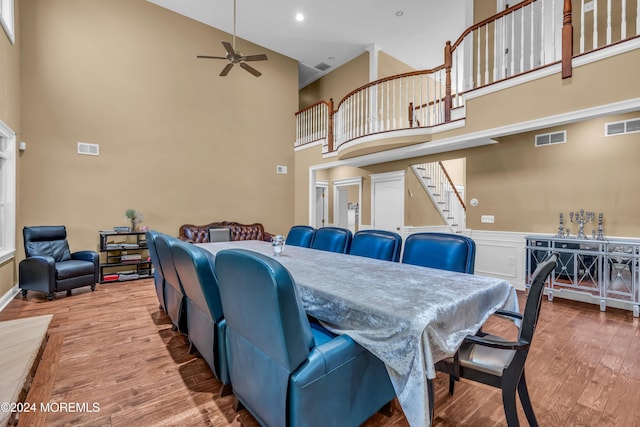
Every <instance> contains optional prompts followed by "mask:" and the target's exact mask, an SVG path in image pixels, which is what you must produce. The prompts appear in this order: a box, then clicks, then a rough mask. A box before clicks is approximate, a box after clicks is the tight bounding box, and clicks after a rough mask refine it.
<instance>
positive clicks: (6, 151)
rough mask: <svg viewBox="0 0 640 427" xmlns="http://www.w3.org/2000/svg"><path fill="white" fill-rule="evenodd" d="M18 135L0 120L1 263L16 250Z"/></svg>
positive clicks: (9, 257)
mask: <svg viewBox="0 0 640 427" xmlns="http://www.w3.org/2000/svg"><path fill="white" fill-rule="evenodd" d="M15 236H16V135H15V133H14V132H13V131H12V130H11V129H10V128H9V127H8V126H7V125H5V124H4V123H3V122H2V121H0V263H2V262H5V261H6V260H8V259H11V258H12V257H13V256H14V254H15V252H16V239H15Z"/></svg>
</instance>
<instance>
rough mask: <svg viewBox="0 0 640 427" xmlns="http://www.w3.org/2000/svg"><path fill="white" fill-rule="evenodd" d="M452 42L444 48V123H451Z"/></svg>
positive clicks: (448, 42)
mask: <svg viewBox="0 0 640 427" xmlns="http://www.w3.org/2000/svg"><path fill="white" fill-rule="evenodd" d="M452 63H453V61H452V59H451V41H447V44H446V45H445V46H444V69H445V74H446V84H445V97H444V121H445V123H447V122H449V121H451V106H452V102H451V64H452Z"/></svg>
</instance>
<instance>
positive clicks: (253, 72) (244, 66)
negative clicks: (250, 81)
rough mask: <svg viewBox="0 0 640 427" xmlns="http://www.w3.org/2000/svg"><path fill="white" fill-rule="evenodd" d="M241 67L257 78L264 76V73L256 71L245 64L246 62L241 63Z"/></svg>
mask: <svg viewBox="0 0 640 427" xmlns="http://www.w3.org/2000/svg"><path fill="white" fill-rule="evenodd" d="M240 66H241V67H242V68H244V69H245V70H247V71H248V72H250V73H251V74H253V75H254V76H256V77H260V76H261V75H262V73H261V72H260V71H258V70H256V69H255V68H253V67H252V66H250V65H248V64H245V63H244V62H241V63H240Z"/></svg>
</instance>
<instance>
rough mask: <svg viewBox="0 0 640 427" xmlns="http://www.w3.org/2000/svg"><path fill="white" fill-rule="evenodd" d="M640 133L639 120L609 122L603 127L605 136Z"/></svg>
mask: <svg viewBox="0 0 640 427" xmlns="http://www.w3.org/2000/svg"><path fill="white" fill-rule="evenodd" d="M635 132H640V118H638V119H631V120H625V121H622V122H611V123H606V124H605V125H604V134H605V136H614V135H624V134H625V133H635Z"/></svg>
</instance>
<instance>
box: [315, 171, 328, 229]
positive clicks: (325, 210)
mask: <svg viewBox="0 0 640 427" xmlns="http://www.w3.org/2000/svg"><path fill="white" fill-rule="evenodd" d="M319 188H322V189H324V190H325V191H324V200H323V201H322V211H323V217H324V224H323V225H322V226H323V227H326V226H327V224H328V223H329V183H328V182H327V181H316V185H315V189H316V191H315V192H314V194H313V197H314V198H315V199H316V201H315V202H316V204H315V208H314V218H315V220H314V222H313V223H311V226H312V227H315V228H320V227H319V226H318V221H319V219H320V218H318V216H317V213H318V200H317V197H318V189H319Z"/></svg>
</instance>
